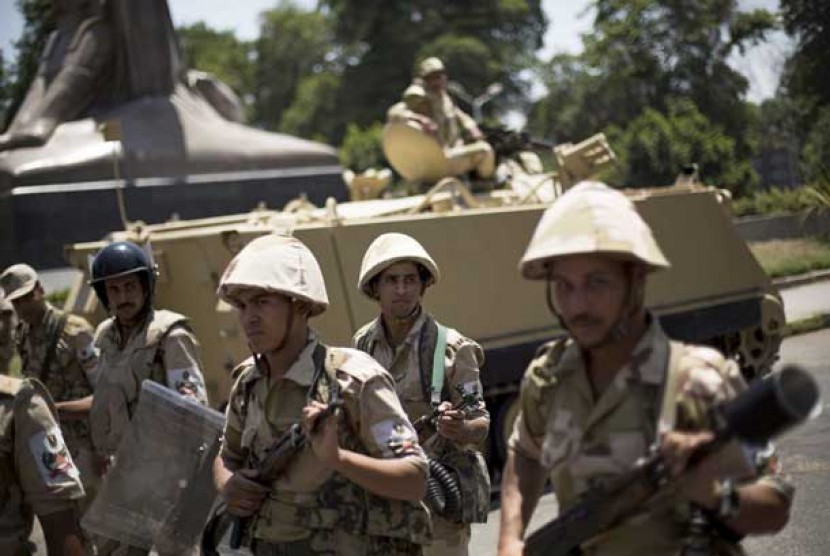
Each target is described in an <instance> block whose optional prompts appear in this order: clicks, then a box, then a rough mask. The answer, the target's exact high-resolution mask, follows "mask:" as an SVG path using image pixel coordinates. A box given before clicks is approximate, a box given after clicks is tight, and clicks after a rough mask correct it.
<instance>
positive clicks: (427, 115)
mask: <svg viewBox="0 0 830 556" xmlns="http://www.w3.org/2000/svg"><path fill="white" fill-rule="evenodd" d="M386 122H387V123H404V124H410V125H413V126H415V127H417V128H418V129H420V130H422V131H423V132H424V133H428V134H430V135H435V134H436V133H437V131H438V126H437V125H436V124H435V122H434V121H433V119H432V117H431V110H430V103H429V99H428V98H427V92H426V91H425V90H424V87H423V86H422V85H420V84H418V83H412V84H411V85H410V86H409V87H407V88H406V90H405V91H404V92H403V99H402V100H401V101H399V102H396V103H395V104H393V105H392V106H391V107H390V108H389V110H387V111H386Z"/></svg>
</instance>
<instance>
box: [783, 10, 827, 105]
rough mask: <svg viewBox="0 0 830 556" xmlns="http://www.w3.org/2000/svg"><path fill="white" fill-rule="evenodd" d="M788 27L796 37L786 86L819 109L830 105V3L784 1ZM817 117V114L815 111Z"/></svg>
mask: <svg viewBox="0 0 830 556" xmlns="http://www.w3.org/2000/svg"><path fill="white" fill-rule="evenodd" d="M780 10H781V17H782V19H783V21H784V28H785V29H786V30H787V32H788V33H789V34H790V35H791V36H793V37H794V38H795V40H796V46H795V51H794V52H793V55H792V57H791V58H790V60H789V61H788V64H787V68H786V70H785V72H784V76H783V77H784V78H783V82H784V87H785V89H786V90H787V92H788V93H789V94H790V95H791V96H793V97H806V98H807V99H810V100H811V101H812V102H813V103H814V105H815V107H816V108H815V110H819V109H820V108H818V107H820V106H826V105H830V67H828V66H827V63H826V62H825V59H826V57H827V53H828V52H830V3H828V2H826V1H824V0H781V2H780ZM812 115H813V116H815V115H816V114H815V113H813V114H812Z"/></svg>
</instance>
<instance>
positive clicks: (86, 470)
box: [17, 303, 100, 500]
mask: <svg viewBox="0 0 830 556" xmlns="http://www.w3.org/2000/svg"><path fill="white" fill-rule="evenodd" d="M62 318H65V319H66V320H65V324H64V326H63V329H62V330H61V331H60V333H59V334H58V337H57V343H55V344H54V346H55V347H54V351H53V352H52V354H51V355H48V354H47V351H48V349H49V347H50V345H49V344H50V343H51V342H52V341H53V337H52V335H51V334H50V330H51V329H52V327H54V326H58V325H59V324H60V320H61V319H62ZM17 342H18V345H17V349H18V352H19V353H20V360H21V363H22V366H21V369H22V372H23V375H24V376H26V377H30V378H36V379H38V380H39V381H40V382H42V383H43V385H44V386H46V388H47V390H49V393H50V394H51V395H52V398H53V399H54V400H55V401H56V402H64V401H70V400H79V399H81V398H85V397H87V396H89V395H91V394H92V392H93V390H94V387H95V382H96V375H95V373H96V369H97V365H98V351H97V350H96V349H95V345H94V342H93V331H92V327H91V326H90V325H89V323H88V322H87V321H86V320H84V319H83V318H81V317H78V316H76V315H65V314H64V312H63V311H60V310H58V309H55V308H54V307H53V306H52V305H50V304H49V303H46V313H45V314H44V316H43V320H41V322H40V323H38V324H37V325H35V326H33V325H31V324H28V323H25V322H21V323H20V324H19V325H18V333H17ZM47 357H48V358H49V368H48V369H46V368H44V365H45V364H46V363H47V361H46V359H47ZM61 431H62V432H63V436H64V438H65V439H66V445H67V446H68V447H69V451H70V452H71V453H72V458H73V459H74V460H75V464H76V465H77V466H78V468H79V469H80V471H81V479H82V480H83V482H84V488H85V489H86V490H87V494H89V495H90V498H88V500H89V499H91V497H92V496H94V493H95V491H96V490H97V486H98V483H99V482H100V480H99V478H98V476H97V474H96V473H95V465H94V454H95V450H94V448H93V446H92V435H91V433H90V431H89V423H88V421H87V420H86V419H84V420H72V421H66V422H64V423H61Z"/></svg>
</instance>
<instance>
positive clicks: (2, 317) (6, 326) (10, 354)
mask: <svg viewBox="0 0 830 556" xmlns="http://www.w3.org/2000/svg"><path fill="white" fill-rule="evenodd" d="M16 322H17V319H16V318H15V315H14V307H12V304H11V303H10V302H9V301H7V300H6V299H5V296H4V295H3V294H2V293H0V374H2V375H4V374H8V372H9V365H10V364H11V361H12V358H14V329H15V327H16Z"/></svg>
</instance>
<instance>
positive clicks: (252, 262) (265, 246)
mask: <svg viewBox="0 0 830 556" xmlns="http://www.w3.org/2000/svg"><path fill="white" fill-rule="evenodd" d="M240 288H258V289H262V290H265V291H268V292H272V293H280V294H283V295H286V296H288V297H291V298H294V299H301V300H303V301H307V302H309V303H310V304H311V313H310V316H312V317H313V316H316V315H319V314H320V313H322V312H324V311H325V310H326V309H327V308H328V306H329V298H328V295H327V294H326V283H325V280H323V272H322V271H321V270H320V265H319V264H318V263H317V259H316V258H314V254H313V253H312V252H311V251H310V250H309V248H308V247H306V246H305V245H304V244H303V243H302V242H301V241H300V240H299V239H297V238H295V237H290V236H280V235H276V234H269V235H266V236H262V237H259V238H257V239H255V240H253V241H252V242H250V243H249V244H248V245H246V246H245V247H244V248H243V249H242V251H240V252H239V253H238V254H237V255H236V257H234V258H233V260H232V261H231V262H230V264H228V267H227V268H226V269H225V272H224V274H223V275H222V279H221V280H220V281H219V289H218V290H217V291H216V295H218V296H219V297H220V298H221V299H223V300H225V301H227V302H228V303H231V304H233V303H234V296H235V295H236V291H237V290H238V289H240Z"/></svg>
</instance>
